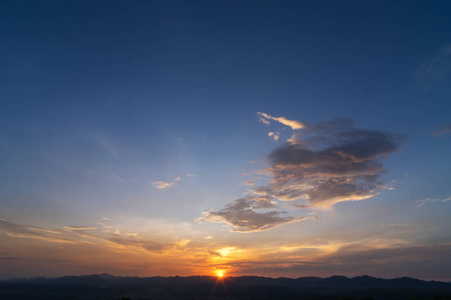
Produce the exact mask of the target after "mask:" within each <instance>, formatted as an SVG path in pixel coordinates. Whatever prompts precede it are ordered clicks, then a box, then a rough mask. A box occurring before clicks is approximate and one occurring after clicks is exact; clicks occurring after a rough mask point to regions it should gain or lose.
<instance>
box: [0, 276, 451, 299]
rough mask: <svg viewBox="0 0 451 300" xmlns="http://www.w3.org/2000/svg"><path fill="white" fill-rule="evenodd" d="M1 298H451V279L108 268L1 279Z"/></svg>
mask: <svg viewBox="0 0 451 300" xmlns="http://www.w3.org/2000/svg"><path fill="white" fill-rule="evenodd" d="M0 299H11V300H13V299H14V300H21V299H27V300H28V299H33V300H44V299H45V300H54V299H64V300H74V299H84V300H91V299H92V300H115V299H124V300H125V299H132V300H135V299H152V300H158V299H161V300H163V299H164V300H166V299H174V300H179V299H180V300H182V299H183V300H185V299H186V300H192V299H196V300H202V299H211V300H217V299H242V300H250V299H253V300H260V299H267V300H285V299H297V300H313V299H315V300H334V299H337V300H351V299H354V300H371V299H373V300H390V299H396V300H404V299H405V300H413V299H416V300H423V299H431V300H432V299H433V300H451V283H444V282H437V281H422V280H418V279H413V278H408V277H403V278H397V279H381V278H373V277H369V276H359V277H354V278H347V277H344V276H332V277H329V278H318V277H303V278H298V279H290V278H277V279H274V278H266V277H255V276H242V277H227V278H224V279H222V280H218V279H217V278H215V277H209V276H192V277H178V276H176V277H146V278H140V277H115V276H112V275H109V274H101V275H86V276H66V277H59V278H41V277H39V278H30V279H10V280H1V281H0Z"/></svg>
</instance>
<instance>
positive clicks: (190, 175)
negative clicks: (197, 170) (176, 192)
mask: <svg viewBox="0 0 451 300" xmlns="http://www.w3.org/2000/svg"><path fill="white" fill-rule="evenodd" d="M186 176H188V177H197V175H196V174H186Z"/></svg>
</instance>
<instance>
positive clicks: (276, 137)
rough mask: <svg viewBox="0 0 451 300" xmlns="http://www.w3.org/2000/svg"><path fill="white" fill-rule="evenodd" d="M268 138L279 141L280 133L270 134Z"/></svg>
mask: <svg viewBox="0 0 451 300" xmlns="http://www.w3.org/2000/svg"><path fill="white" fill-rule="evenodd" d="M268 136H269V137H271V138H272V139H273V140H275V141H277V140H278V139H279V137H280V132H275V133H274V132H268Z"/></svg>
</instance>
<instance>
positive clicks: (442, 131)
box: [432, 124, 451, 136]
mask: <svg viewBox="0 0 451 300" xmlns="http://www.w3.org/2000/svg"><path fill="white" fill-rule="evenodd" d="M432 133H433V134H434V135H438V136H442V135H450V134H451V124H441V125H440V126H439V127H438V128H437V129H435V130H434V131H433V132H432Z"/></svg>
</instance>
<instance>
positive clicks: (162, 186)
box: [152, 181, 175, 190]
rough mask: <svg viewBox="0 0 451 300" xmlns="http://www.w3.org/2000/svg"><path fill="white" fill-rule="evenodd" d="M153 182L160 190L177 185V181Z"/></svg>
mask: <svg viewBox="0 0 451 300" xmlns="http://www.w3.org/2000/svg"><path fill="white" fill-rule="evenodd" d="M152 184H153V185H154V186H155V187H156V188H157V189H159V190H162V189H166V188H169V187H174V186H175V182H170V183H169V182H164V181H155V182H152Z"/></svg>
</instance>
